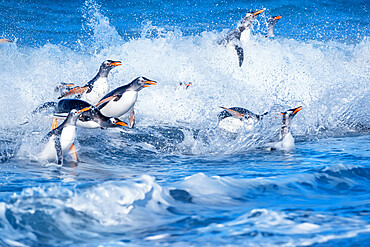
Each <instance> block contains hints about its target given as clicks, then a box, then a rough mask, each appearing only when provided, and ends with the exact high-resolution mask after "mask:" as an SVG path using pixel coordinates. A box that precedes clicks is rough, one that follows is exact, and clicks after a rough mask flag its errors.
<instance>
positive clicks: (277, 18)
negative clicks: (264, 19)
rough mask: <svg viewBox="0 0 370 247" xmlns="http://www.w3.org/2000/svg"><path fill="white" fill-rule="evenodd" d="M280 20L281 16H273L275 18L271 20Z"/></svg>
mask: <svg viewBox="0 0 370 247" xmlns="http://www.w3.org/2000/svg"><path fill="white" fill-rule="evenodd" d="M280 19H281V15H278V16H275V17H274V18H273V20H280Z"/></svg>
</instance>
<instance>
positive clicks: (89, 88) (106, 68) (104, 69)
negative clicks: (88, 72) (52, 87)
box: [56, 60, 122, 105]
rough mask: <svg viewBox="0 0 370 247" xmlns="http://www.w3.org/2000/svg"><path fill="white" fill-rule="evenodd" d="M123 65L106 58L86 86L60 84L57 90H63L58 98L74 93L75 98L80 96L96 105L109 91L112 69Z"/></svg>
mask: <svg viewBox="0 0 370 247" xmlns="http://www.w3.org/2000/svg"><path fill="white" fill-rule="evenodd" d="M121 65H122V63H121V62H120V61H112V60H106V61H104V62H103V63H102V64H101V65H100V68H99V72H98V74H97V75H96V76H95V77H94V78H93V79H91V80H90V81H89V82H87V83H86V85H85V86H82V87H79V86H76V87H71V86H73V84H70V83H62V84H60V85H58V86H57V88H56V90H60V91H62V95H61V96H60V97H58V99H62V98H65V97H68V96H72V95H73V96H74V97H75V98H80V99H82V100H85V101H87V102H89V103H90V104H92V105H95V104H96V103H98V101H99V100H100V99H101V97H103V96H104V95H105V94H107V93H108V92H109V84H108V81H107V78H108V74H109V72H110V71H111V69H113V68H115V67H117V66H121Z"/></svg>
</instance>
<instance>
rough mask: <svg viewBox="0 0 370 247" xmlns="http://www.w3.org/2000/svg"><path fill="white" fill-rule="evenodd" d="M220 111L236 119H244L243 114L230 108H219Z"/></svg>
mask: <svg viewBox="0 0 370 247" xmlns="http://www.w3.org/2000/svg"><path fill="white" fill-rule="evenodd" d="M220 107H221V108H222V109H224V110H226V111H227V112H228V113H230V114H231V115H232V116H233V117H236V118H244V117H245V115H244V114H243V113H239V112H237V111H234V110H232V109H230V108H226V107H223V106H220Z"/></svg>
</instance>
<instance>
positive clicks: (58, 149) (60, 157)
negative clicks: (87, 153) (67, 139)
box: [54, 136, 63, 164]
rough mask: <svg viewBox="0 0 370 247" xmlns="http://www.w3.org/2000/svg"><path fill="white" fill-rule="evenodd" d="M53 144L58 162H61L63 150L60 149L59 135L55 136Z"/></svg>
mask: <svg viewBox="0 0 370 247" xmlns="http://www.w3.org/2000/svg"><path fill="white" fill-rule="evenodd" d="M54 145H55V150H56V151H57V160H58V164H62V162H63V151H62V144H60V136H55V140H54Z"/></svg>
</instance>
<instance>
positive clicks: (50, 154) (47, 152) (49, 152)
mask: <svg viewBox="0 0 370 247" xmlns="http://www.w3.org/2000/svg"><path fill="white" fill-rule="evenodd" d="M75 134H76V127H75V126H67V127H65V128H63V130H62V133H61V136H60V145H61V147H62V154H63V155H64V154H65V153H66V152H67V151H69V148H70V147H71V145H72V144H73V142H74V140H75ZM39 159H41V160H57V159H58V156H57V151H56V149H55V136H52V137H51V138H50V139H49V141H48V142H47V143H46V145H45V147H44V149H43V150H42V152H41V153H40V155H39Z"/></svg>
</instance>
